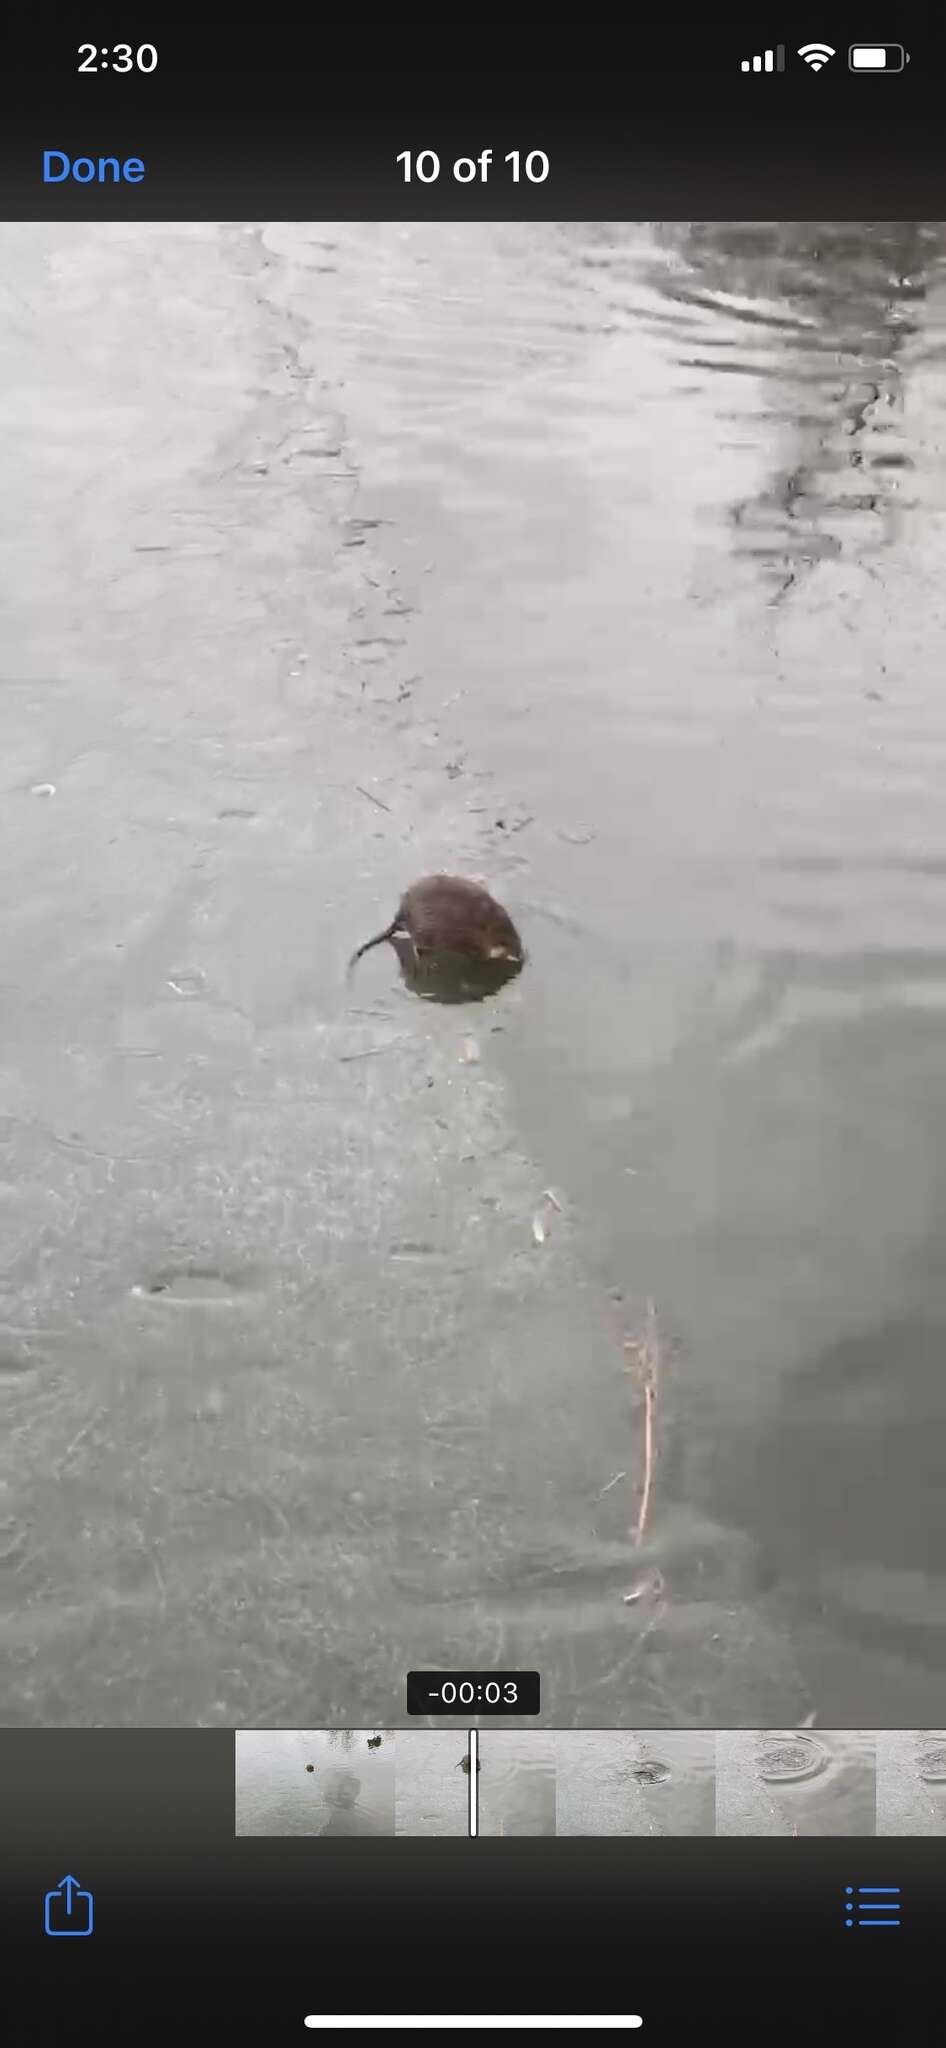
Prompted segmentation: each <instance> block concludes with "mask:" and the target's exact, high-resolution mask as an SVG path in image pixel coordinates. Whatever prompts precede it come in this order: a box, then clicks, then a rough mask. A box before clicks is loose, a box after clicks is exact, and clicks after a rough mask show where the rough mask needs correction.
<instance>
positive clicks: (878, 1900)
mask: <svg viewBox="0 0 946 2048" xmlns="http://www.w3.org/2000/svg"><path fill="white" fill-rule="evenodd" d="M844 1925H845V1927H899V1925H900V1886H899V1885H898V1884H847V1885H845V1887H844Z"/></svg>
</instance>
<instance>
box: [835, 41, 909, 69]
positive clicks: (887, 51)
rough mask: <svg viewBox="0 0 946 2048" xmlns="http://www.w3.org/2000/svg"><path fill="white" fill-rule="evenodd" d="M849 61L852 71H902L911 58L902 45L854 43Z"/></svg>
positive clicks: (850, 50) (849, 53) (848, 57)
mask: <svg viewBox="0 0 946 2048" xmlns="http://www.w3.org/2000/svg"><path fill="white" fill-rule="evenodd" d="M847 61H848V63H849V65H850V67H851V70H852V71H902V70H903V67H904V65H905V64H909V62H910V58H909V53H908V52H907V51H906V50H905V49H904V47H903V44H902V43H852V44H851V47H850V49H849V51H848V53H847Z"/></svg>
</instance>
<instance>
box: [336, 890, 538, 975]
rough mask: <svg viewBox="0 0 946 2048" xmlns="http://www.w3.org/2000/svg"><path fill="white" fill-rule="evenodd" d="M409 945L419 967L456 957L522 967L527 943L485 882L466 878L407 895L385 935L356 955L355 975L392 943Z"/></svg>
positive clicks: (377, 937)
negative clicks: (364, 960)
mask: <svg viewBox="0 0 946 2048" xmlns="http://www.w3.org/2000/svg"><path fill="white" fill-rule="evenodd" d="M398 940H400V941H401V942H402V943H404V942H406V944H407V946H408V948H409V950H410V951H411V953H412V954H413V958H414V961H415V963H416V962H417V961H419V960H423V959H424V958H425V957H428V956H431V955H435V954H439V953H451V954H458V955H461V956H466V957H467V958H469V959H471V960H477V961H480V962H483V963H485V962H488V961H494V962H496V963H497V964H498V963H500V962H506V963H508V965H509V966H511V967H515V966H521V965H522V962H523V960H524V959H525V953H524V950H523V945H522V940H521V939H520V937H519V933H518V932H517V930H516V927H515V925H514V924H513V921H512V918H511V917H510V916H509V913H508V911H506V910H504V909H503V906H502V904H501V903H497V902H496V899H495V897H494V896H491V895H490V893H489V890H488V889H484V888H483V887H482V886H481V884H480V883H479V882H468V881H465V880H464V879H463V877H462V876H460V875H427V876H425V877H424V879H423V881H420V882H412V883H411V886H410V888H409V889H405V891H404V894H403V896H402V897H401V900H400V903H399V904H398V907H397V913H396V915H395V917H394V918H393V919H392V922H391V923H390V924H389V925H388V926H387V927H386V929H385V930H384V931H383V932H378V933H377V936H376V937H375V938H373V939H366V941H365V944H364V945H363V946H359V947H358V950H357V952H355V953H353V954H352V957H351V960H350V961H349V963H348V972H349V974H350V973H351V971H352V968H353V967H354V965H355V962H356V961H357V960H360V959H361V957H362V954H363V953H369V952H370V951H371V948H372V946H383V945H384V944H385V942H386V941H390V942H391V943H392V944H394V945H395V949H396V950H397V943H396V942H397V941H398Z"/></svg>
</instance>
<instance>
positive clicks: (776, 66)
mask: <svg viewBox="0 0 946 2048" xmlns="http://www.w3.org/2000/svg"><path fill="white" fill-rule="evenodd" d="M741 69H742V70H743V71H784V69H785V44H784V43H779V44H778V45H777V46H776V48H775V49H774V50H765V51H764V52H763V54H762V56H761V57H743V60H742V65H741Z"/></svg>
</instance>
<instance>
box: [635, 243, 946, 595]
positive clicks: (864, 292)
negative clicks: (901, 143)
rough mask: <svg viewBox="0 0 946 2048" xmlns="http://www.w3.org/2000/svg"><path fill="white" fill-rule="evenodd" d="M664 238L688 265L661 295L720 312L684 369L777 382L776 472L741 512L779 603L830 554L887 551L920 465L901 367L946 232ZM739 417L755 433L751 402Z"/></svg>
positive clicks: (773, 399) (744, 532)
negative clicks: (907, 474)
mask: <svg viewBox="0 0 946 2048" xmlns="http://www.w3.org/2000/svg"><path fill="white" fill-rule="evenodd" d="M658 240H659V242H660V243H661V245H662V247H663V248H664V250H666V251H672V252H673V254H674V255H675V256H676V257H678V258H679V259H680V260H681V268H680V271H679V273H678V274H677V275H676V276H675V277H674V278H672V279H668V278H667V277H666V275H665V274H663V275H658V276H656V278H655V281H656V282H657V284H658V288H659V289H660V291H661V294H662V296H663V297H664V298H665V299H666V300H668V301H669V302H670V303H671V304H675V305H677V306H679V307H680V308H682V309H687V308H692V309H694V311H695V312H697V313H698V314H702V315H710V316H712V315H714V314H715V315H716V316H717V320H716V323H715V325H714V324H713V322H712V319H710V320H709V321H705V320H704V321H702V322H700V323H699V326H698V331H699V334H700V352H699V353H697V354H693V355H681V356H679V357H678V361H680V363H681V364H682V365H683V366H685V367H689V368H691V369H693V370H696V371H702V372H706V371H712V372H715V373H716V374H720V373H725V374H728V375H730V376H733V377H737V378H739V377H742V378H752V379H767V380H770V386H769V391H768V394H767V395H766V394H765V393H763V395H762V396H761V397H760V399H759V401H758V404H757V409H756V414H755V416H756V418H757V420H758V422H759V429H760V446H761V445H764V443H763V436H764V437H765V439H766V440H769V441H770V442H771V443H772V444H773V445H774V447H775V448H777V451H778V466H777V468H770V470H769V475H768V477H767V479H766V481H765V482H764V483H762V484H760V485H759V486H758V487H757V489H756V490H754V491H753V492H752V493H750V494H749V495H748V496H747V497H745V498H740V499H738V500H737V501H735V502H734V503H733V504H732V506H731V507H730V517H731V519H732V524H733V529H734V540H735V546H736V549H737V552H739V553H742V554H746V555H748V556H750V557H756V558H757V559H758V560H759V562H760V564H761V565H762V566H763V567H764V568H765V569H766V570H767V572H768V573H769V574H770V576H771V578H772V601H773V602H777V601H780V600H781V599H782V598H784V597H785V596H786V594H787V593H788V592H789V590H791V588H792V587H793V585H794V584H795V582H796V579H797V577H798V576H799V574H800V573H802V572H803V571H804V570H805V569H806V568H809V567H811V566H812V565H813V564H815V563H817V562H818V561H819V560H823V559H824V558H825V557H831V556H839V555H841V554H842V553H843V552H844V551H845V550H847V549H851V548H854V549H856V550H857V552H858V554H859V555H861V556H863V554H864V552H865V551H866V552H867V553H870V552H871V551H873V550H874V549H877V548H881V547H886V546H890V545H891V544H892V543H893V542H894V541H895V540H897V539H898V538H899V537H900V535H901V532H902V525H901V518H902V514H903V512H904V511H905V510H907V509H909V504H910V500H909V498H906V499H905V498H904V497H903V496H902V495H901V490H902V472H904V471H909V470H910V469H912V467H913V457H912V455H911V452H910V443H909V437H908V433H907V428H906V422H905V420H904V407H905V374H904V367H903V362H902V357H903V354H904V350H905V348H906V347H907V345H908V344H909V343H910V341H911V340H912V338H913V337H914V336H915V335H916V334H917V332H918V330H919V328H920V326H921V323H922V321H923V317H924V310H925V309H924V299H925V274H926V266H927V264H928V263H929V262H930V261H931V260H932V261H933V262H934V263H935V262H936V261H937V259H938V258H939V256H940V254H941V250H942V229H941V227H940V225H939V224H938V223H936V224H931V225H929V226H924V225H923V224H922V223H918V222H914V221H907V222H874V223H872V224H871V225H870V226H869V227H865V226H862V225H857V226H853V225H852V224H851V223H848V222H787V221H785V222H779V223H777V224H773V225H771V226H766V225H764V224H762V223H758V224H756V223H752V224H750V225H746V224H745V223H720V222H701V223H699V224H698V225H690V226H686V225H681V226H679V227H677V226H673V225H671V226H669V227H664V228H663V229H661V230H660V231H659V233H658ZM720 315H722V316H723V318H722V321H720V320H719V317H718V316H720ZM718 416H719V417H720V418H721V419H725V416H726V414H725V409H721V410H720V413H719V415H718ZM730 418H731V423H732V425H733V427H734V428H735V429H736V430H738V429H739V428H741V427H742V428H744V426H745V415H744V413H743V412H741V411H740V410H739V409H738V408H734V409H733V410H732V412H731V414H730Z"/></svg>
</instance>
